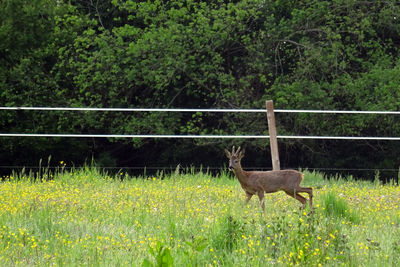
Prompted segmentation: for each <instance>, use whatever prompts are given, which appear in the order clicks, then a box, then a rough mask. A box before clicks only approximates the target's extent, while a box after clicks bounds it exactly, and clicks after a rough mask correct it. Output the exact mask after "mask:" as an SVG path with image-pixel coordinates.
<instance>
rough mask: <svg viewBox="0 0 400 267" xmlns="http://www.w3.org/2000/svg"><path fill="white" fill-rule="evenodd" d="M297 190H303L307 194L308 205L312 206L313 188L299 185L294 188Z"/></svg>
mask: <svg viewBox="0 0 400 267" xmlns="http://www.w3.org/2000/svg"><path fill="white" fill-rule="evenodd" d="M296 191H297V192H305V193H307V194H308V197H309V202H310V207H312V199H313V190H312V187H300V188H299V189H297V190H296Z"/></svg>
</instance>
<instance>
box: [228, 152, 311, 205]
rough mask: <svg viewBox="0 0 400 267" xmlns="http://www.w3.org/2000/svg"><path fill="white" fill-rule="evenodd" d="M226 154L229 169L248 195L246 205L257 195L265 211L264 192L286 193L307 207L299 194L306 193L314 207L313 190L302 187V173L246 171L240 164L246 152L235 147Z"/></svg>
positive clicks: (291, 171)
mask: <svg viewBox="0 0 400 267" xmlns="http://www.w3.org/2000/svg"><path fill="white" fill-rule="evenodd" d="M225 154H226V156H227V157H228V158H229V168H230V169H231V170H233V172H234V173H235V176H236V178H237V179H238V180H239V183H240V185H241V186H242V188H243V190H244V191H245V193H246V203H248V202H249V201H250V199H251V197H252V196H253V195H257V196H258V198H259V199H260V204H261V207H262V209H263V210H264V211H265V204H264V192H265V193H274V192H277V191H284V192H285V193H286V194H288V195H289V196H291V197H293V198H295V199H297V200H298V201H300V202H301V203H302V204H303V205H305V204H306V202H307V199H306V198H304V197H303V196H301V195H300V194H299V193H302V192H305V193H307V194H308V196H309V203H310V207H312V198H313V192H312V188H311V187H301V186H300V183H301V181H302V180H303V174H302V173H301V172H298V171H295V170H281V171H244V170H243V169H242V166H241V163H240V161H241V159H242V158H243V156H244V152H242V151H240V147H239V148H238V150H237V151H235V147H232V153H230V152H229V151H228V150H226V149H225Z"/></svg>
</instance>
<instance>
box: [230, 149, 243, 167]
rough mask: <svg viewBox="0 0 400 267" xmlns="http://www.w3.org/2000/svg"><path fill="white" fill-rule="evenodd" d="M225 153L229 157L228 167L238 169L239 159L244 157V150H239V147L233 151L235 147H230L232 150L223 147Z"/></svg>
mask: <svg viewBox="0 0 400 267" xmlns="http://www.w3.org/2000/svg"><path fill="white" fill-rule="evenodd" d="M225 155H226V157H227V158H228V159H229V169H231V170H235V169H240V168H241V167H242V166H241V165H240V160H241V159H242V158H243V157H244V152H243V151H240V147H238V149H237V150H236V151H235V147H234V146H233V147H232V152H229V151H228V150H226V149H225Z"/></svg>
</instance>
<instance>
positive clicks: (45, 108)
mask: <svg viewBox="0 0 400 267" xmlns="http://www.w3.org/2000/svg"><path fill="white" fill-rule="evenodd" d="M0 110H21V111H22V110H31V111H79V112H84V111H100V112H192V113H196V112H223V113H265V114H266V113H267V110H266V109H179V108H174V109H162V108H88V107H84V108H82V107H80V108H79V107H0ZM274 112H275V113H316V114H380V115H400V111H352V110H296V109H275V110H274ZM0 137H60V138H175V139H269V137H270V136H269V135H158V134H147V135H144V134H125V135H121V134H57V133H0ZM277 138H279V139H317V140H376V141H400V137H398V136H389V137H387V136H380V137H375V136H365V137H362V136H304V135H278V136H277Z"/></svg>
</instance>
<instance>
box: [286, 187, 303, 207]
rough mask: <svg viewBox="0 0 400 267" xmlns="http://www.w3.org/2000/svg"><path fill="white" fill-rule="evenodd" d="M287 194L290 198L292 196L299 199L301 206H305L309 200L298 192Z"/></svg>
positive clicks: (287, 192)
mask: <svg viewBox="0 0 400 267" xmlns="http://www.w3.org/2000/svg"><path fill="white" fill-rule="evenodd" d="M285 193H286V194H287V195H289V196H291V197H292V198H295V199H297V200H298V201H300V202H301V204H303V205H305V204H306V202H307V199H306V198H305V197H303V196H301V195H300V194H299V193H298V191H297V190H296V191H285Z"/></svg>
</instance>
